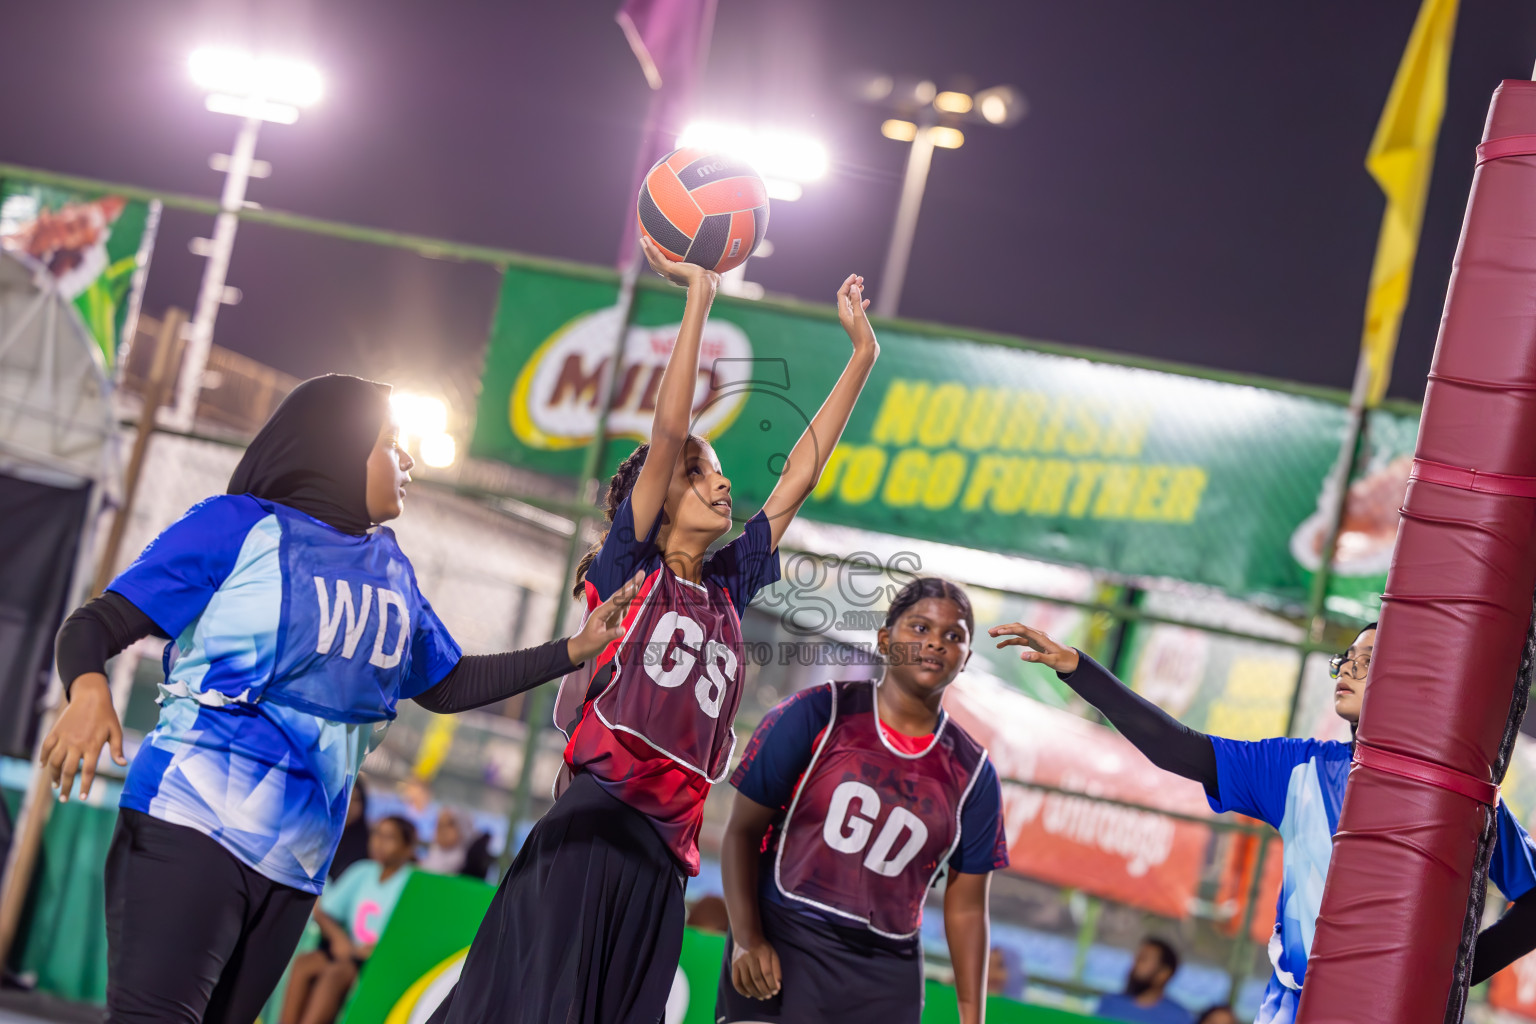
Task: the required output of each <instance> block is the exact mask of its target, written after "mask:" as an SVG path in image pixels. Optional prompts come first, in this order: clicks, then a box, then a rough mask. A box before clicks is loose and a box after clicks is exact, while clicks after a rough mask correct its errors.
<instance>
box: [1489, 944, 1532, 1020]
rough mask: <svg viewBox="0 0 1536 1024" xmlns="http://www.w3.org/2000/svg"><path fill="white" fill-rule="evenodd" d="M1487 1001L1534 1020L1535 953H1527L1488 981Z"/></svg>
mask: <svg viewBox="0 0 1536 1024" xmlns="http://www.w3.org/2000/svg"><path fill="white" fill-rule="evenodd" d="M1488 1002H1489V1003H1491V1004H1492V1005H1494V1006H1496V1007H1498V1008H1499V1009H1501V1010H1505V1011H1507V1012H1509V1013H1517V1014H1519V1015H1520V1016H1522V1017H1525V1018H1526V1019H1527V1020H1536V953H1529V954H1527V955H1525V956H1523V957H1521V958H1520V959H1519V960H1516V961H1515V962H1514V963H1512V964H1510V965H1509V966H1508V967H1506V968H1504V969H1503V970H1502V971H1500V972H1499V973H1498V974H1495V975H1494V976H1493V978H1492V980H1490V981H1489V982H1488Z"/></svg>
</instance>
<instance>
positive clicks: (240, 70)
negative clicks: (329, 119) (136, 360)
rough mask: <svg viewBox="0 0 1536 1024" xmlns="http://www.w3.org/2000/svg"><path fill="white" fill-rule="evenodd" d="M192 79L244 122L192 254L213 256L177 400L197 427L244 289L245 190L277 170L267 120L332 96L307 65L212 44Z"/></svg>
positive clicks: (177, 410) (218, 165)
mask: <svg viewBox="0 0 1536 1024" xmlns="http://www.w3.org/2000/svg"><path fill="white" fill-rule="evenodd" d="M187 70H188V72H189V73H190V74H191V77H192V82H193V84H195V85H196V86H197V87H198V88H200V89H203V90H204V91H206V92H207V94H208V95H207V96H206V97H205V98H204V101H203V104H204V106H205V107H206V108H207V109H208V110H209V111H211V112H212V113H215V114H229V115H231V116H233V117H238V118H240V131H239V134H237V135H236V136H235V146H234V149H233V150H231V151H230V152H229V153H228V154H222V153H219V154H215V155H214V157H213V159H212V161H210V163H211V166H212V167H213V168H214V170H217V171H222V172H223V173H224V175H225V178H224V191H223V195H222V196H221V197H220V200H219V215H218V218H217V219H216V220H215V221H214V226H213V237H212V238H194V239H193V240H192V245H191V248H192V251H193V252H194V253H196V254H197V255H199V256H205V257H207V260H208V262H207V263H206V264H204V266H203V283H202V285H201V287H200V288H199V289H198V293H197V308H196V310H195V311H194V313H193V315H192V322H191V323H190V324H189V325H188V326H187V335H186V340H187V348H186V357H185V359H184V360H183V361H182V365H181V376H180V378H179V379H178V380H177V382H176V400H175V403H174V404H173V406H172V408H171V410H170V411H169V415H168V417H167V418H168V419H169V420H170V422H171V424H172V425H173V426H175V427H177V428H179V429H181V430H191V429H192V419H193V415H194V414H195V413H196V411H197V396H198V393H199V392H200V391H201V390H202V387H203V371H204V370H205V369H206V368H207V366H208V352H209V350H210V349H212V348H213V325H214V321H215V320H216V319H218V315H219V306H221V305H223V304H224V303H235V302H238V301H239V296H240V291H239V289H237V288H230V287H227V286H226V285H225V276H226V275H227V274H228V273H229V257H230V254H231V252H233V250H234V247H235V229H236V228H237V227H238V225H239V215H240V211H241V210H242V209H244V208H245V205H246V203H245V187H246V184H247V183H248V182H249V180H250V179H251V178H253V177H262V178H264V177H266V176H267V175H268V174H270V173H271V166H270V165H269V164H267V163H266V161H264V160H257V159H256V137H257V135H258V134H260V131H261V126H262V124H263V123H265V122H268V121H270V122H274V123H276V124H293V123H294V122H295V121H297V120H298V119H299V110H300V108H302V107H309V106H313V105H314V104H316V103H318V102H319V101H320V97H321V96H322V95H323V94H324V92H325V88H324V83H323V82H322V80H321V77H320V72H319V71H318V70H316V69H315V68H314V67H313V66H311V65H309V64H306V63H304V62H303V61H298V60H292V59H290V58H287V57H277V56H271V55H262V56H256V55H254V54H250V53H247V52H245V51H243V50H231V49H222V48H218V47H204V48H202V49H199V50H194V51H193V52H192V55H191V56H190V57H189V58H188V59H187Z"/></svg>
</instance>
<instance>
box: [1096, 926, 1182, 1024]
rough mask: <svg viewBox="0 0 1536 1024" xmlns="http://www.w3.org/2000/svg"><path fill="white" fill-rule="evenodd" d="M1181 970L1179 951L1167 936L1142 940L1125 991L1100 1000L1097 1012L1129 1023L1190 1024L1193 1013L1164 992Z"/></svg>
mask: <svg viewBox="0 0 1536 1024" xmlns="http://www.w3.org/2000/svg"><path fill="white" fill-rule="evenodd" d="M1178 970H1179V954H1178V952H1177V951H1176V950H1175V949H1174V948H1173V946H1171V945H1169V944H1168V943H1167V942H1166V941H1164V940H1163V939H1159V938H1156V937H1154V936H1148V937H1147V938H1145V939H1142V940H1141V945H1140V946H1139V947H1138V948H1137V950H1136V958H1135V959H1134V960H1132V961H1131V973H1130V974H1129V975H1127V976H1126V979H1125V991H1124V992H1123V993H1118V994H1111V995H1107V996H1105V997H1104V998H1102V999H1100V1000H1099V1008H1098V1011H1097V1015H1098V1016H1100V1017H1103V1018H1104V1019H1105V1020H1118V1021H1125V1022H1127V1024H1190V1022H1191V1020H1192V1018H1191V1016H1190V1012H1189V1011H1188V1010H1186V1009H1184V1007H1182V1006H1180V1005H1179V1004H1178V1003H1176V1002H1174V1001H1173V1000H1172V999H1169V998H1168V997H1167V996H1166V995H1164V994H1163V992H1164V990H1165V989H1167V987H1168V983H1169V982H1170V981H1172V980H1173V976H1174V975H1175V974H1177V973H1178Z"/></svg>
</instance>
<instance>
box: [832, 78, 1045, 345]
mask: <svg viewBox="0 0 1536 1024" xmlns="http://www.w3.org/2000/svg"><path fill="white" fill-rule="evenodd" d="M850 84H851V85H852V86H853V93H854V95H856V96H857V97H858V98H859V99H861V100H863V101H864V102H866V103H872V104H875V105H876V106H880V107H884V108H885V109H886V110H887V111H889V112H890V113H892V114H895V115H896V116H895V117H887V118H886V119H885V120H884V121H882V122H881V124H880V134H881V135H884V136H885V137H886V138H888V139H892V140H894V141H896V142H905V143H907V144H908V145H909V147H910V148H909V149H908V150H907V169H906V172H905V173H904V174H903V175H902V181H901V199H900V201H899V202H898V203H897V206H896V222H895V224H894V225H893V226H892V229H891V240H890V244H889V246H888V247H887V248H886V250H885V268H884V270H882V271H881V274H880V290H879V292H877V293H876V295H875V302H874V307H873V311H874V312H875V313H878V314H879V315H881V316H895V315H896V311H897V308H898V307H899V305H900V303H901V287H902V284H903V283H904V282H905V280H906V276H907V263H908V262H909V261H910V259H911V256H912V242H913V239H914V238H915V237H916V235H917V214H918V210H919V208H920V207H921V206H922V203H923V192H924V190H925V189H926V188H927V185H928V171H929V169H930V167H931V166H932V164H933V151H934V149H935V148H937V149H959V148H960V147H961V146H963V145H965V133H964V132H962V131H961V130H960V127H959V126H960V125H962V124H985V125H993V126H996V127H1004V126H1007V125H1011V124H1014V123H1016V122H1017V121H1018V120H1019V119H1020V118H1022V117H1023V116H1024V115H1025V113H1026V112H1027V111H1028V104H1026V103H1025V102H1024V94H1023V93H1021V92H1019V90H1017V89H1015V88H1013V87H1012V86H1009V85H994V86H992V87H991V88H990V89H983V90H981V91H980V92H976V93H972V92H971V91H970V85H969V83H965V84H964V87H963V90H962V88H953V89H943V90H941V89H939V87H938V86H937V85H936V84H935V83H934V82H932V81H930V80H928V79H922V80H920V81H915V80H913V79H910V78H909V79H904V80H901V81H897V80H896V79H894V78H892V77H891V76H890V75H885V74H869V73H864V74H859V75H855V76H854V77H853V78H852V79H851V81H850Z"/></svg>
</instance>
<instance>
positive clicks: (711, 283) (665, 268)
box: [640, 235, 720, 293]
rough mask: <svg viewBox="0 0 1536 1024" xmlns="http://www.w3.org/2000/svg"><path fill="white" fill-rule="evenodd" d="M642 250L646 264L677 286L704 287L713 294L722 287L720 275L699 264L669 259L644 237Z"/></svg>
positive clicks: (641, 242) (658, 247)
mask: <svg viewBox="0 0 1536 1024" xmlns="http://www.w3.org/2000/svg"><path fill="white" fill-rule="evenodd" d="M640 250H641V251H642V252H644V253H645V262H647V263H649V264H650V265H651V269H652V270H654V271H656V273H658V274H660V275H661V276H662V277H664V278H666V279H667V280H668V281H671V282H672V283H673V284H675V285H681V286H682V287H684V288H691V287H693V286H694V285H704V286H707V287H708V288H709V291H710V292H711V293H713V292H714V290H715V289H716V288H717V287H719V285H720V275H719V274H717V273H715V272H714V271H713V270H708V269H706V268H704V267H701V266H699V265H698V264H697V263H683V262H681V261H679V260H674V259H668V258H667V254H666V253H664V252H662V251H661V247H660V246H658V245H657V244H656V243H655V242H653V241H651V240H650V239H649V238H646V237H644V236H643V235H642V236H641V238H640Z"/></svg>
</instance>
